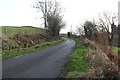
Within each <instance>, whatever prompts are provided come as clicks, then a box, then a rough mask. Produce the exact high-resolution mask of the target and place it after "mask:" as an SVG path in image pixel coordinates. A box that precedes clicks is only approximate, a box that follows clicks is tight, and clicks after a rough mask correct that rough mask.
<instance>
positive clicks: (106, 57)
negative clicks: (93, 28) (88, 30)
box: [84, 39, 120, 78]
mask: <svg viewBox="0 0 120 80" xmlns="http://www.w3.org/2000/svg"><path fill="white" fill-rule="evenodd" d="M84 41H85V43H89V53H87V54H86V56H85V59H86V60H88V61H90V63H91V65H92V67H93V69H95V71H94V70H93V71H94V72H95V73H94V74H95V75H96V77H105V78H115V77H119V76H120V73H119V71H118V70H119V69H118V68H119V66H118V64H119V62H120V57H119V56H117V55H114V54H113V53H112V50H111V49H110V48H109V47H108V46H107V45H101V44H99V43H97V42H95V41H91V40H88V39H85V40H84ZM93 71H91V70H90V71H89V75H90V74H91V75H92V74H93ZM86 75H88V73H86ZM90 77H91V76H90ZM94 77H95V76H94Z"/></svg>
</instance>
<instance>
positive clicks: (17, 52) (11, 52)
mask: <svg viewBox="0 0 120 80" xmlns="http://www.w3.org/2000/svg"><path fill="white" fill-rule="evenodd" d="M63 40H64V39H60V40H57V41H51V42H45V43H42V44H38V45H36V46H32V47H27V48H20V49H11V50H3V51H2V59H6V58H12V57H16V56H19V55H22V54H27V53H31V52H34V51H37V50H40V49H43V48H47V47H49V46H52V45H55V44H57V43H60V42H62V41H63Z"/></svg>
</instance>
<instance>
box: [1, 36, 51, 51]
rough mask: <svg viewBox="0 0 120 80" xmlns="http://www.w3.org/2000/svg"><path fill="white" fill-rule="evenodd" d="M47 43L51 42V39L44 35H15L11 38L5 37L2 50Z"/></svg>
mask: <svg viewBox="0 0 120 80" xmlns="http://www.w3.org/2000/svg"><path fill="white" fill-rule="evenodd" d="M45 41H49V39H48V37H47V36H45V35H43V34H15V35H13V36H10V37H6V36H4V37H2V49H3V50H10V49H15V48H26V47H30V46H35V45H36V44H40V43H43V42H45Z"/></svg>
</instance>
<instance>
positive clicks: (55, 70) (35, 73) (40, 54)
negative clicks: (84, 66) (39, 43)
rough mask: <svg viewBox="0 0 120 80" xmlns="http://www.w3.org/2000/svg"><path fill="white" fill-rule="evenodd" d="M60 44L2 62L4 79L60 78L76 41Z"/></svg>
mask: <svg viewBox="0 0 120 80" xmlns="http://www.w3.org/2000/svg"><path fill="white" fill-rule="evenodd" d="M64 39H65V40H64V41H63V42H61V43H59V44H56V45H54V46H51V47H48V48H46V49H42V50H38V51H36V52H32V53H29V54H27V55H22V56H20V57H17V58H10V59H5V60H2V77H3V78H58V76H59V74H60V72H61V70H62V68H63V67H64V64H65V62H66V61H67V60H68V57H69V56H70V54H71V51H72V49H73V48H74V46H75V41H74V40H71V39H67V38H64Z"/></svg>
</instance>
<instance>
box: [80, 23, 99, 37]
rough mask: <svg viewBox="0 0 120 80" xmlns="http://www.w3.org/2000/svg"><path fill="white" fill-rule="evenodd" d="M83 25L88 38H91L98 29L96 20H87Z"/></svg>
mask: <svg viewBox="0 0 120 80" xmlns="http://www.w3.org/2000/svg"><path fill="white" fill-rule="evenodd" d="M81 26H82V27H83V28H84V33H85V36H86V37H87V38H91V37H92V34H93V33H94V32H95V31H97V28H96V26H97V25H96V23H95V22H94V21H85V23H84V24H83V25H81Z"/></svg>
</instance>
